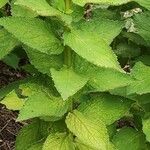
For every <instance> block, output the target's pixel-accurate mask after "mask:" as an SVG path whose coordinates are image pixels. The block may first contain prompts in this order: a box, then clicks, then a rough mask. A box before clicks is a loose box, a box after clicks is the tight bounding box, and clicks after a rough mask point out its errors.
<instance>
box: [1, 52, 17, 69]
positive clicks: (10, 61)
mask: <svg viewBox="0 0 150 150" xmlns="http://www.w3.org/2000/svg"><path fill="white" fill-rule="evenodd" d="M2 61H3V62H4V63H5V64H7V65H9V66H11V67H12V68H14V69H17V68H19V66H18V64H19V61H20V58H19V57H18V56H17V55H15V54H13V53H10V54H8V55H7V56H5V57H4V58H3V60H2Z"/></svg>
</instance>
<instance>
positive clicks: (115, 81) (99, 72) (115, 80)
mask: <svg viewBox="0 0 150 150" xmlns="http://www.w3.org/2000/svg"><path fill="white" fill-rule="evenodd" d="M74 59H75V64H74V68H75V71H76V72H77V73H78V74H83V75H84V76H87V77H88V78H89V82H88V83H89V85H90V86H91V87H92V88H93V90H94V91H108V90H111V89H114V88H118V87H124V86H127V85H129V84H130V83H132V82H133V81H134V80H133V79H132V78H131V77H130V76H129V75H128V74H126V73H121V72H119V71H117V70H114V69H110V68H100V67H97V66H95V65H93V64H91V63H89V62H87V61H85V60H84V59H82V58H81V57H79V56H77V55H76V56H75V58H74ZM108 79H109V80H108Z"/></svg>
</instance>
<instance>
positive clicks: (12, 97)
mask: <svg viewBox="0 0 150 150" xmlns="http://www.w3.org/2000/svg"><path fill="white" fill-rule="evenodd" d="M0 103H1V104H4V105H5V106H6V107H7V108H8V109H10V110H20V109H21V108H22V107H23V105H24V103H25V100H24V99H21V98H19V97H18V96H17V94H16V92H15V91H14V90H13V91H11V92H10V93H9V94H8V95H6V97H5V98H4V99H3V100H2V101H1V102H0Z"/></svg>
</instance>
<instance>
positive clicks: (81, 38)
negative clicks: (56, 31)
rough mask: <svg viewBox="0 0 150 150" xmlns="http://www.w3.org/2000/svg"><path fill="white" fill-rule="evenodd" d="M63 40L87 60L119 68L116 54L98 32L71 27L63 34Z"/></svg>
mask: <svg viewBox="0 0 150 150" xmlns="http://www.w3.org/2000/svg"><path fill="white" fill-rule="evenodd" d="M64 42H65V44H66V45H68V46H69V47H71V48H72V49H73V50H74V51H75V52H76V53H77V54H78V55H79V56H81V57H82V58H84V59H86V60H87V61H89V62H91V63H93V64H95V65H97V66H99V67H106V68H114V69H116V70H119V71H120V70H121V68H120V66H119V63H118V61H117V57H116V55H115V54H114V53H113V52H112V50H111V48H110V46H109V45H108V44H107V43H106V42H105V41H104V40H103V39H102V38H100V37H99V35H98V34H95V33H92V36H91V32H88V31H82V30H76V29H72V30H71V32H69V33H65V34H64Z"/></svg>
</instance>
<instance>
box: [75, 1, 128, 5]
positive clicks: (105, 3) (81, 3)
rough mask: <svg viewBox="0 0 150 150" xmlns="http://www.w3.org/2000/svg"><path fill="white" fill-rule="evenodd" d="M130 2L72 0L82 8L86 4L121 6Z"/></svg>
mask: <svg viewBox="0 0 150 150" xmlns="http://www.w3.org/2000/svg"><path fill="white" fill-rule="evenodd" d="M130 1H131V0H73V2H74V3H75V4H78V5H80V6H84V5H85V4H87V3H96V4H101V5H121V4H125V3H127V2H130Z"/></svg>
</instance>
